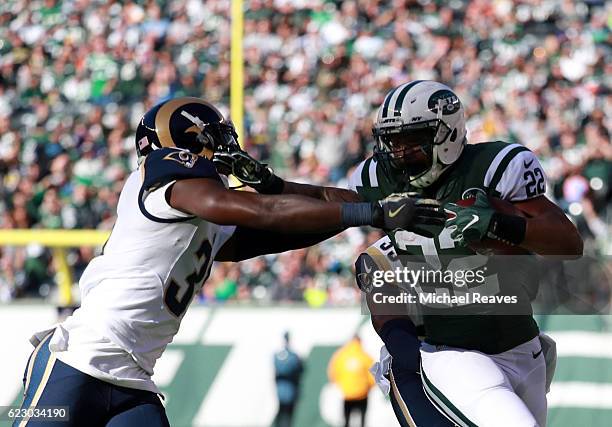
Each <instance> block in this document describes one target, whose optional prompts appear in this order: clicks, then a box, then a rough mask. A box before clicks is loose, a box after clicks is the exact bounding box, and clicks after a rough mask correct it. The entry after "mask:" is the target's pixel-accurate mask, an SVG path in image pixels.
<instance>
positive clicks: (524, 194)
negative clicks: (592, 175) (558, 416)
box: [350, 81, 582, 427]
mask: <svg viewBox="0 0 612 427" xmlns="http://www.w3.org/2000/svg"><path fill="white" fill-rule="evenodd" d="M466 133H467V132H466V126H465V117H464V109H463V106H462V104H461V102H460V100H459V98H458V97H457V95H456V94H455V93H454V92H453V91H452V90H451V89H450V88H449V87H447V86H445V85H443V84H441V83H438V82H434V81H412V82H409V83H406V84H403V85H401V86H399V87H397V88H395V89H393V90H392V91H391V92H389V93H388V94H387V96H386V97H385V99H384V102H383V104H382V105H381V107H380V109H379V111H378V115H377V118H376V122H375V124H374V127H373V134H374V137H375V139H376V147H375V151H374V155H373V156H372V157H370V158H368V159H367V160H365V161H364V162H362V163H361V164H360V165H359V166H358V167H357V168H356V170H355V171H354V173H353V174H352V176H351V178H350V188H351V189H353V190H355V191H357V192H358V193H359V194H360V195H361V196H362V197H363V198H364V199H365V200H379V199H382V198H384V197H386V196H388V195H389V194H392V193H400V192H412V191H415V192H418V193H420V194H421V195H422V196H423V197H426V198H431V199H436V200H438V201H440V202H443V203H445V204H446V207H447V209H448V212H449V214H451V215H452V218H451V219H449V221H447V224H446V227H445V228H444V229H443V230H442V231H441V232H439V233H438V234H437V235H434V236H433V237H431V236H425V235H424V234H423V233H419V231H418V230H417V231H416V232H415V231H412V232H411V231H406V230H395V231H391V232H387V236H386V237H385V238H384V239H382V240H381V241H379V242H377V244H375V245H373V246H374V247H371V248H370V249H369V250H368V251H366V252H365V253H364V254H362V255H361V256H360V257H359V259H358V260H357V263H356V269H357V278H358V283H360V287H362V289H368V290H370V291H371V286H369V285H371V276H370V275H371V274H372V271H374V270H376V269H388V268H390V266H391V265H393V263H396V262H397V260H398V259H400V260H401V261H402V262H401V263H402V264H403V265H406V264H408V262H407V261H406V260H408V257H410V258H409V259H410V261H413V260H415V259H417V260H420V261H422V262H423V263H424V264H426V265H427V268H428V269H429V270H428V271H430V270H434V271H438V272H452V273H456V272H459V271H463V272H465V271H471V272H473V273H474V272H478V271H480V276H478V275H477V274H476V276H477V277H479V278H480V279H481V280H476V281H474V283H470V284H467V285H466V284H465V281H463V280H462V281H461V283H459V281H458V280H454V281H451V282H450V283H448V282H445V283H440V281H439V279H438V281H437V282H434V283H433V284H429V283H423V281H422V280H421V281H420V282H418V283H416V284H415V287H414V289H416V290H417V291H418V294H419V295H427V298H423V299H420V298H419V299H418V302H419V303H420V307H419V309H420V311H421V313H422V315H423V316H422V319H423V325H424V334H425V339H424V342H423V343H422V345H421V343H420V341H419V340H418V338H417V332H416V328H415V324H414V322H413V321H412V320H411V318H410V317H409V316H407V315H401V314H396V313H390V312H385V311H384V309H382V310H381V308H380V307H376V301H375V300H373V299H372V294H371V293H370V294H369V297H368V303H369V306H370V308H371V310H372V313H373V316H372V322H373V325H374V327H375V329H376V330H377V332H378V333H379V335H380V336H381V338H382V339H383V341H384V343H385V346H386V349H385V351H384V352H385V354H389V356H388V357H382V359H383V360H381V364H380V366H379V375H378V377H379V380H380V382H381V383H385V382H386V379H385V378H384V377H383V375H384V374H386V371H387V369H385V368H387V367H388V365H389V361H390V360H391V368H390V372H389V373H388V375H387V376H386V377H388V378H390V379H391V384H388V382H387V384H386V385H387V386H388V388H390V389H391V390H392V391H393V393H392V402H393V406H394V409H395V412H396V415H397V416H398V420H399V421H400V424H401V425H402V426H406V425H408V426H411V425H419V426H420V425H423V426H444V425H453V424H456V425H460V426H475V425H476V426H512V427H520V426H525V427H534V426H544V425H545V423H546V387H547V378H546V365H545V361H544V354H543V352H542V342H544V343H546V344H548V343H549V342H548V341H547V339H546V338H543V339H539V330H538V326H537V324H536V322H535V320H534V319H533V317H532V312H531V305H530V300H531V299H532V298H533V289H534V287H535V288H536V289H537V278H534V270H533V269H532V268H533V262H532V261H533V258H532V257H529V256H522V257H519V259H512V260H511V261H507V260H503V259H502V260H501V261H500V260H499V259H498V257H497V258H496V257H495V256H489V255H488V254H484V253H478V252H476V251H475V250H474V249H473V248H475V247H476V246H477V245H478V244H481V245H484V244H485V243H487V242H486V241H488V242H491V240H493V241H495V240H497V241H499V242H504V244H506V245H507V246H514V247H515V248H516V249H518V250H517V252H516V253H521V252H522V253H526V254H539V255H543V256H551V255H552V256H556V257H557V258H565V259H573V258H577V257H580V256H581V254H582V240H581V238H580V236H579V234H578V232H577V230H576V228H575V227H574V225H573V224H572V223H571V222H570V221H569V220H568V219H567V218H566V216H565V215H564V214H563V212H562V211H561V210H560V209H559V208H558V207H557V206H556V205H555V204H554V203H552V202H551V201H550V200H548V199H547V198H546V197H545V196H544V193H545V189H546V178H545V176H544V172H543V170H542V167H541V165H540V163H539V161H538V159H537V158H536V157H535V155H534V154H533V153H532V152H531V151H529V150H528V149H527V148H525V147H524V146H522V145H519V144H508V143H505V142H501V141H494V142H485V143H480V144H474V145H468V144H467V139H466ZM490 197H497V198H501V199H504V200H506V201H508V202H511V203H512V204H513V206H514V208H516V209H517V210H518V212H517V214H516V215H515V214H508V213H503V212H499V211H496V210H495V209H494V208H493V207H492V205H491V199H490ZM470 198H475V202H474V203H472V204H471V205H469V206H467V204H465V203H456V202H458V201H460V200H462V199H470ZM518 213H520V214H518ZM417 233H418V234H417ZM402 256H403V257H405V258H403V259H402ZM422 271H425V270H422ZM434 277H435V276H434ZM438 277H441V276H438ZM455 277H458V276H455ZM364 278H366V279H367V280H364ZM366 282H367V283H366ZM428 285H431V286H428ZM482 295H484V296H485V298H481V296H482ZM476 296H478V297H479V300H478V301H477V302H476V301H475V297H476ZM503 297H511V300H510V302H509V304H508V306H502V305H499V304H497V303H498V301H500V300H497V299H496V298H502V299H501V300H503V301H507V300H505V299H503ZM483 299H484V302H483V301H482V300H483ZM440 301H442V302H440ZM441 304H442V305H441ZM508 307H510V311H506V310H507V309H508ZM500 313H502V314H500ZM419 358H420V366H419ZM417 371H420V374H421V378H420V380H421V381H417V380H416V378H417ZM421 382H422V389H421ZM422 390H424V391H425V393H426V395H427V398H428V399H429V401H431V403H432V404H433V405H434V406H435V407H436V408H437V409H438V410H439V411H440V412H442V413H443V414H444V415H445V417H446V418H444V417H440V416H437V415H436V412H435V411H432V407H431V406H428V404H429V401H428V400H427V399H425V398H424V396H423V391H422ZM447 418H448V420H450V421H448V420H447Z"/></svg>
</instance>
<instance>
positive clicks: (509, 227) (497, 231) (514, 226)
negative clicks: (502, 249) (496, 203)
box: [488, 212, 527, 245]
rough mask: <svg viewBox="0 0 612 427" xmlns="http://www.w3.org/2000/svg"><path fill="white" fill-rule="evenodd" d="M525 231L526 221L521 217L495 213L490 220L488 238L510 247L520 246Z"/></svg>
mask: <svg viewBox="0 0 612 427" xmlns="http://www.w3.org/2000/svg"><path fill="white" fill-rule="evenodd" d="M526 230H527V220H526V219H525V218H523V217H522V216H517V215H506V214H503V213H499V212H496V213H494V214H493V217H492V218H491V225H490V226H489V232H488V236H489V237H491V238H493V239H497V240H501V241H502V242H505V243H509V244H512V245H520V244H521V243H523V240H525V232H526Z"/></svg>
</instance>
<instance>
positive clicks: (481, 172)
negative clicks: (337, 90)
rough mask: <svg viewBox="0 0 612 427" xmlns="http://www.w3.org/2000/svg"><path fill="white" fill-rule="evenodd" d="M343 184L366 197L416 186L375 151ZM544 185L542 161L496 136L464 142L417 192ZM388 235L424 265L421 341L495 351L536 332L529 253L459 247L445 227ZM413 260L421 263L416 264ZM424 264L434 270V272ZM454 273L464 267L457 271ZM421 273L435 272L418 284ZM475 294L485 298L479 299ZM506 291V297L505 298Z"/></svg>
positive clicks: (448, 197)
mask: <svg viewBox="0 0 612 427" xmlns="http://www.w3.org/2000/svg"><path fill="white" fill-rule="evenodd" d="M349 187H350V188H351V189H353V190H355V191H357V192H358V193H359V194H360V195H361V196H362V197H363V198H365V199H366V200H368V201H375V200H380V199H382V198H384V197H386V196H388V195H390V194H392V193H397V192H406V191H414V190H415V189H413V188H410V186H409V185H407V184H405V183H402V182H399V181H397V180H394V179H393V177H392V176H390V175H389V174H388V173H386V171H385V169H384V168H383V167H382V166H381V165H380V164H379V163H377V162H376V159H375V158H369V159H367V160H365V161H364V162H362V163H361V164H360V165H359V166H358V167H357V168H356V170H355V171H354V172H353V174H352V175H351V178H350V180H349ZM545 188H546V182H545V177H544V174H543V171H542V167H541V165H540V163H539V161H538V160H537V158H536V157H535V155H534V154H533V153H532V152H531V151H529V150H528V149H527V148H525V147H524V146H522V145H519V144H508V143H504V142H500V141H496V142H487V143H482V144H475V145H467V146H466V147H465V149H464V151H463V153H462V154H461V156H460V157H459V159H458V160H457V162H455V164H453V166H452V167H450V168H449V169H448V170H447V171H445V172H444V173H443V175H442V176H441V177H440V178H439V179H438V180H437V181H436V183H435V184H434V185H432V186H431V187H429V188H426V189H425V190H424V191H421V193H422V195H423V196H425V197H430V198H435V199H437V200H439V201H441V202H443V203H449V202H456V201H458V200H461V199H466V198H469V197H473V196H475V195H476V193H478V192H484V193H486V194H490V195H493V196H496V197H500V198H502V199H505V200H508V201H512V202H517V201H523V200H528V199H530V198H534V197H538V196H541V195H542V194H543V193H544V192H545ZM388 237H389V238H390V240H391V242H393V244H394V246H395V249H396V251H397V253H398V255H400V257H402V256H403V257H402V258H403V259H404V264H405V265H406V264H408V265H410V268H411V269H412V270H415V269H419V268H420V269H421V271H422V272H423V273H422V274H423V275H422V276H420V277H421V279H420V282H419V283H417V284H416V286H415V288H414V289H415V290H416V291H417V292H418V293H419V294H421V295H420V296H421V298H419V303H420V305H421V307H420V310H421V312H422V314H423V323H424V326H425V331H426V341H427V342H429V343H431V344H435V345H449V346H454V347H461V348H466V349H475V350H480V351H483V352H485V353H489V354H494V353H500V352H503V351H506V350H508V349H510V348H513V347H515V346H517V345H519V344H521V343H523V342H526V341H528V340H530V339H532V338H533V337H535V336H536V335H537V334H538V327H537V324H536V323H535V320H534V319H533V317H532V315H531V303H530V301H531V299H532V297H533V288H534V286H535V287H537V263H536V261H535V259H534V258H533V257H529V256H521V257H519V258H513V259H512V260H511V261H509V260H508V259H502V258H500V257H495V256H487V255H484V254H479V253H476V252H474V251H473V250H472V249H470V248H467V247H457V246H456V245H455V242H454V241H453V240H452V239H451V238H450V230H448V229H444V230H443V231H442V232H441V233H440V234H439V235H438V236H436V237H434V238H427V237H424V236H421V235H418V234H415V233H412V232H408V231H403V230H400V231H397V232H394V233H390V234H389V235H388ZM415 260H417V261H419V263H415V262H414V261H415ZM419 264H420V265H421V267H417V266H418V265H419ZM422 265H426V266H427V267H426V269H424V268H423V267H422ZM425 271H427V272H434V271H435V272H437V276H436V274H431V275H430V274H429V273H425ZM466 271H471V272H472V275H474V274H476V276H478V274H480V276H479V277H474V276H472V278H473V279H474V280H472V281H470V283H466V280H464V279H465V277H464V273H465V272H466ZM458 272H463V273H461V276H459V275H458ZM478 272H480V273H478ZM426 274H427V276H426ZM465 274H467V273H465ZM425 277H432V278H434V279H433V280H432V281H431V282H428V283H423V280H422V279H423V278H425ZM449 277H450V280H447V279H448V278H449ZM534 282H535V284H534ZM468 294H469V295H468ZM477 295H478V297H477ZM481 295H486V296H487V297H485V298H482V299H481V298H479V296H481ZM508 296H512V299H511V300H507V299H503V298H504V297H508ZM490 297H493V298H492V299H491V298H490ZM474 298H478V299H477V300H476V301H475V300H474ZM483 300H484V303H483ZM500 301H504V302H508V305H504V304H500ZM476 302H477V304H476ZM506 309H507V310H509V311H504V310H506ZM503 313H510V314H503ZM517 313H519V314H517Z"/></svg>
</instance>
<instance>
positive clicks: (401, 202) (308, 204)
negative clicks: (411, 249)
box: [166, 178, 446, 233]
mask: <svg viewBox="0 0 612 427" xmlns="http://www.w3.org/2000/svg"><path fill="white" fill-rule="evenodd" d="M166 194H167V195H168V202H169V203H170V205H171V206H172V207H174V208H175V209H178V210H181V211H183V212H186V213H189V214H192V215H195V216H198V217H200V218H203V219H205V220H207V221H210V222H214V223H216V224H220V225H236V226H241V227H249V228H254V229H258V230H267V231H276V232H281V233H322V232H337V231H338V230H339V229H342V228H346V227H354V226H362V225H371V226H374V227H378V228H383V229H389V230H393V229H396V228H404V229H411V228H412V227H414V226H415V225H420V224H443V223H444V221H445V219H446V217H445V214H444V211H443V209H442V207H441V205H440V204H439V203H437V202H435V201H432V200H426V199H415V198H412V197H409V196H406V195H393V197H391V196H390V197H388V198H387V199H384V200H382V201H380V202H376V203H366V202H361V203H351V202H342V203H340V202H325V201H321V200H317V199H313V198H310V197H304V196H299V195H274V196H272V195H261V194H255V193H249V192H245V191H234V190H228V189H226V188H225V187H224V186H223V185H222V184H221V182H219V181H217V180H213V179H209V178H195V179H184V180H179V181H177V182H175V183H174V184H173V185H172V187H171V188H170V191H169V192H167V193H166Z"/></svg>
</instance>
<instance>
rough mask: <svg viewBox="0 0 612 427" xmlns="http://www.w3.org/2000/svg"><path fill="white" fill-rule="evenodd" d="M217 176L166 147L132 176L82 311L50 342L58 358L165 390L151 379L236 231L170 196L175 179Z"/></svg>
mask: <svg viewBox="0 0 612 427" xmlns="http://www.w3.org/2000/svg"><path fill="white" fill-rule="evenodd" d="M179 154H180V158H179ZM149 157H151V159H149ZM153 168H154V171H153V172H151V170H152V169H153ZM160 170H161V172H160ZM213 171H214V167H213V166H212V163H210V162H209V161H208V160H206V159H204V158H196V157H194V156H193V155H191V154H189V153H187V152H184V151H180V150H177V149H169V148H165V149H162V150H158V152H154V153H152V154H149V156H147V159H146V160H145V162H144V163H143V164H142V165H141V166H140V168H139V170H137V171H134V172H133V173H132V174H131V175H130V176H129V178H128V179H127V181H126V183H125V186H124V188H123V190H122V191H121V196H120V198H119V203H118V207H117V221H116V223H115V226H114V228H113V231H112V233H111V236H110V238H109V240H108V241H107V243H106V245H105V246H104V249H103V253H102V254H101V255H100V256H98V257H96V258H94V259H93V260H92V261H91V262H90V264H89V265H88V266H87V268H86V270H85V272H84V273H83V276H82V277H81V279H80V282H79V287H80V290H81V307H80V308H79V309H78V310H76V311H75V313H74V314H73V315H72V316H71V317H69V318H68V319H67V320H66V321H64V322H63V323H61V324H60V325H59V327H58V328H57V329H56V332H55V335H54V337H53V339H52V340H51V345H50V348H51V350H52V351H54V352H56V356H57V358H58V359H60V360H62V361H63V362H64V363H67V364H69V365H71V366H73V367H74V368H76V369H79V370H81V371H83V372H85V373H87V374H89V375H92V376H94V377H97V378H100V379H102V380H105V381H108V382H111V383H115V384H118V385H122V386H127V387H132V388H140V389H145V390H150V391H154V392H159V390H158V389H157V388H156V387H155V385H154V384H153V382H152V381H151V379H150V377H151V375H152V374H153V368H154V366H155V362H156V361H157V359H159V357H160V356H161V355H162V353H163V351H164V349H165V348H166V346H167V345H168V344H169V343H170V342H172V339H173V337H174V335H176V333H177V332H178V330H179V326H180V323H181V319H182V318H183V315H184V314H185V311H186V310H187V307H188V306H189V304H190V303H191V301H192V299H193V297H194V295H196V294H197V293H198V291H199V290H200V289H201V287H202V285H203V283H204V282H205V281H206V279H207V278H208V276H209V274H210V269H211V267H212V263H213V260H214V258H215V255H216V253H217V252H218V250H219V249H220V248H221V247H222V245H223V244H224V243H225V242H226V241H227V240H228V239H229V237H230V236H231V234H232V233H233V231H234V229H235V227H223V226H219V225H217V224H213V223H210V222H207V221H204V220H202V219H200V218H197V217H193V216H190V215H188V214H185V213H183V212H181V211H178V210H176V209H174V208H172V207H171V206H170V205H169V204H168V202H167V200H166V190H167V188H168V187H169V186H170V185H172V184H173V183H174V182H175V180H176V179H177V177H178V179H181V178H189V177H191V178H193V177H197V176H200V177H211V178H215V179H219V176H218V175H217V174H216V171H215V172H214V174H213ZM147 174H148V175H147Z"/></svg>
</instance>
